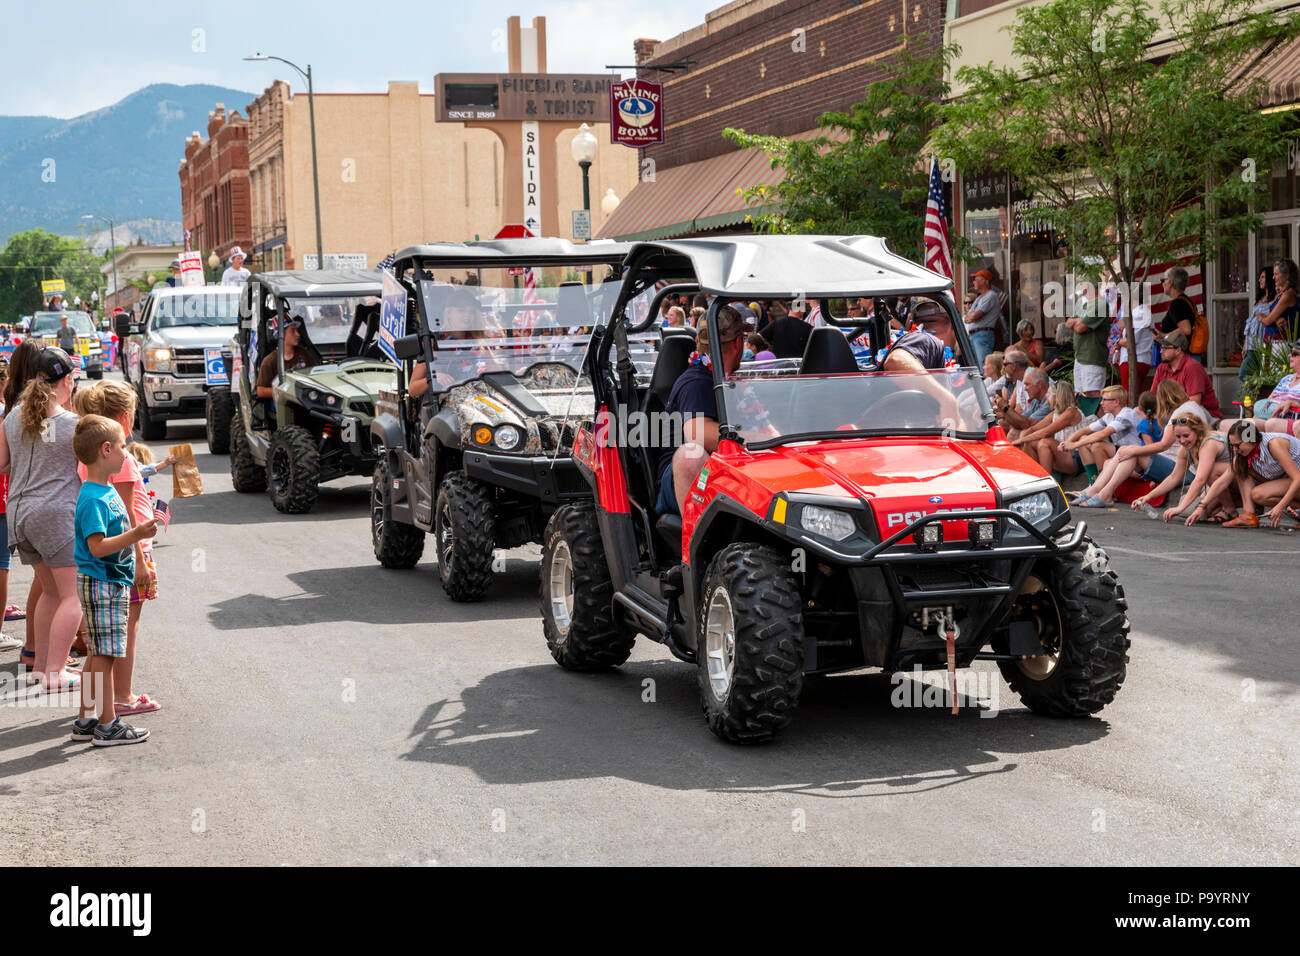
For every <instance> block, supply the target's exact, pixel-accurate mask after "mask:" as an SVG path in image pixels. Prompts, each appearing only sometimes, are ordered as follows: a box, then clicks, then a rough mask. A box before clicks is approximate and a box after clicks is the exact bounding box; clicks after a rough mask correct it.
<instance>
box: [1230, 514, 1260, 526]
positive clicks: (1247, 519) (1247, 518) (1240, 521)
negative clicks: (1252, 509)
mask: <svg viewBox="0 0 1300 956" xmlns="http://www.w3.org/2000/svg"><path fill="white" fill-rule="evenodd" d="M1223 527H1225V528H1258V527H1259V515H1249V514H1246V513H1245V512H1243V513H1241V514H1239V515H1237V517H1235V518H1233V519H1232V520H1231V521H1225V522H1223Z"/></svg>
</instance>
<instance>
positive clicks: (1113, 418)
mask: <svg viewBox="0 0 1300 956" xmlns="http://www.w3.org/2000/svg"><path fill="white" fill-rule="evenodd" d="M1124 396H1125V392H1124V389H1123V388H1121V387H1120V386H1119V385H1109V386H1107V387H1106V388H1104V389H1102V391H1101V411H1102V417H1101V418H1099V419H1098V420H1097V421H1095V422H1093V423H1092V424H1090V425H1086V426H1084V427H1083V428H1080V429H1079V430H1078V431H1076V432H1075V433H1074V434H1073V435H1071V436H1070V437H1069V438H1068V439H1066V440H1065V441H1063V442H1061V448H1062V450H1064V451H1077V452H1078V453H1079V460H1080V461H1081V462H1082V464H1083V470H1084V472H1085V473H1086V474H1087V475H1088V480H1089V481H1090V482H1092V483H1094V484H1095V483H1096V481H1097V476H1098V475H1099V474H1101V466H1102V465H1104V464H1106V462H1107V461H1109V460H1110V458H1111V457H1112V456H1113V455H1114V454H1115V453H1116V452H1117V451H1118V450H1119V449H1120V448H1122V447H1124V446H1125V445H1136V444H1137V442H1138V437H1137V427H1138V425H1139V424H1141V422H1142V415H1141V414H1140V413H1139V412H1138V411H1137V410H1136V409H1132V408H1126V407H1125V405H1124ZM1091 487H1092V485H1089V488H1091ZM1094 500H1095V499H1092V498H1090V497H1089V496H1088V495H1085V494H1082V493H1081V494H1080V496H1079V498H1078V501H1077V502H1076V503H1078V504H1080V505H1081V507H1085V508H1096V507H1100V503H1097V504H1091V503H1088V502H1090V501H1094Z"/></svg>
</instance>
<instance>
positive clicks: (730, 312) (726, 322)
mask: <svg viewBox="0 0 1300 956" xmlns="http://www.w3.org/2000/svg"><path fill="white" fill-rule="evenodd" d="M746 311H748V310H746ZM744 333H745V319H744V316H743V315H742V314H741V312H740V310H739V309H737V308H736V307H735V306H723V307H722V308H721V309H719V310H718V338H719V339H720V340H721V341H723V342H731V341H734V340H735V339H738V338H740V336H742V335H743V334H744Z"/></svg>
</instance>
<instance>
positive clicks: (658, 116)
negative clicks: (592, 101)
mask: <svg viewBox="0 0 1300 956" xmlns="http://www.w3.org/2000/svg"><path fill="white" fill-rule="evenodd" d="M609 138H610V142H612V143H618V144H620V145H623V146H630V147H631V148H632V149H640V148H641V147H643V146H650V145H653V144H655V143H662V142H663V141H664V113H663V86H661V85H660V84H658V83H652V82H651V81H650V80H642V79H640V78H633V79H630V80H623V81H621V82H619V83H612V84H610V87H609Z"/></svg>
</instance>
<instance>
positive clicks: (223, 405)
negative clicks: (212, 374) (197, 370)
mask: <svg viewBox="0 0 1300 956" xmlns="http://www.w3.org/2000/svg"><path fill="white" fill-rule="evenodd" d="M205 404H206V405H207V408H206V410H205V411H206V415H205V416H204V417H205V418H206V419H207V425H208V451H210V452H212V454H214V455H228V454H230V416H231V415H233V414H234V413H235V399H234V396H232V395H231V394H230V389H228V388H221V387H220V386H214V387H213V388H210V389H208V397H207V399H206V402H205Z"/></svg>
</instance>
